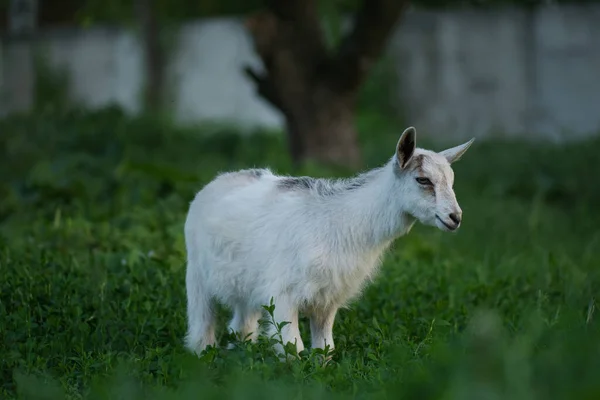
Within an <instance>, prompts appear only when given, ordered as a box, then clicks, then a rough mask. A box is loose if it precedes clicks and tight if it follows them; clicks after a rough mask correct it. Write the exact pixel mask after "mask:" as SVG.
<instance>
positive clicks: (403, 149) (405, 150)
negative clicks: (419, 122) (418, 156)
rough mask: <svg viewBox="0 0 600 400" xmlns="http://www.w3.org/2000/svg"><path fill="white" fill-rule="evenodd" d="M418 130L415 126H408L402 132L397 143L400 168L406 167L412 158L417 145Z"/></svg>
mask: <svg viewBox="0 0 600 400" xmlns="http://www.w3.org/2000/svg"><path fill="white" fill-rule="evenodd" d="M416 136H417V131H416V129H415V128H413V127H412V126H411V127H408V128H406V129H405V130H404V132H402V136H400V140H398V144H397V145H396V159H397V160H398V165H399V166H400V168H405V167H406V165H407V164H408V162H409V161H410V159H411V158H412V156H413V154H414V152H415V147H416Z"/></svg>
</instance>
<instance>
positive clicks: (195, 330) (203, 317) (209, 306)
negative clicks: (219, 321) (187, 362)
mask: <svg viewBox="0 0 600 400" xmlns="http://www.w3.org/2000/svg"><path fill="white" fill-rule="evenodd" d="M186 291H187V314H188V315H187V317H188V331H187V334H186V336H185V347H186V348H187V349H188V350H189V351H191V352H193V353H196V354H198V355H199V354H200V353H201V352H202V351H203V350H205V349H206V347H207V346H215V345H216V339H215V324H216V320H215V315H214V310H213V300H212V298H211V296H210V295H209V293H208V292H207V291H206V290H205V289H204V288H203V285H202V279H201V276H200V274H199V273H198V266H197V265H192V264H190V263H188V269H187V273H186Z"/></svg>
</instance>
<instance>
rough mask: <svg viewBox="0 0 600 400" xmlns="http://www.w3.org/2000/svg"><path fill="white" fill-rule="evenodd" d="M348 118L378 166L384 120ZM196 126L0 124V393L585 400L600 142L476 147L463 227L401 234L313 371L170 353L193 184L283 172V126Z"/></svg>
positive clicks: (231, 354) (180, 311) (343, 315)
mask: <svg viewBox="0 0 600 400" xmlns="http://www.w3.org/2000/svg"><path fill="white" fill-rule="evenodd" d="M361 129H362V131H363V132H365V133H364V134H363V137H362V139H363V143H364V148H365V154H366V159H367V162H368V164H369V166H370V167H373V166H376V165H378V164H381V163H383V162H385V161H386V160H387V159H388V157H389V156H391V154H392V153H391V152H392V151H393V145H394V144H395V142H396V140H397V137H398V134H399V133H400V132H399V131H394V130H393V129H388V128H386V126H385V125H381V126H379V125H377V124H376V122H374V121H372V120H371V121H369V120H368V119H366V118H364V119H362V120H361ZM207 130H209V129H208V128H205V129H203V131H204V132H203V134H199V133H198V132H197V131H195V130H192V129H187V130H184V129H176V128H173V127H172V126H170V125H169V124H167V123H164V122H162V121H160V120H156V119H151V118H138V119H129V118H126V117H124V116H122V115H121V114H120V113H119V112H117V111H115V110H104V111H102V112H97V113H83V112H72V113H68V114H65V115H54V116H44V115H43V114H42V115H38V116H27V117H15V118H11V119H9V120H4V121H1V122H0V151H1V155H2V157H1V161H0V172H1V176H2V180H1V182H0V397H3V398H15V397H18V398H28V399H42V398H45V399H55V398H56V399H58V398H64V397H65V396H66V397H69V398H81V397H84V398H92V399H100V398H106V399H117V398H123V399H138V398H139V399H142V398H143V399H158V398H160V399H163V398H174V399H175V398H177V399H191V398H203V399H210V398H215V399H216V398H256V399H259V398H260V399H263V398H289V399H291V398H294V399H297V398H327V399H329V398H346V397H355V398H406V399H514V400H518V399H597V398H600V381H599V380H598V378H599V371H600V344H599V343H600V342H599V339H600V335H599V333H600V329H599V328H600V325H599V323H598V318H597V316H596V315H595V301H596V300H595V299H597V298H598V296H599V294H600V293H599V291H600V272H599V271H600V269H599V268H598V261H597V260H598V254H600V251H599V250H600V231H599V230H598V229H597V227H598V225H599V223H600V211H599V208H598V202H599V201H600V183H599V181H598V179H597V177H598V175H599V172H600V162H599V161H598V158H597V155H598V154H599V153H600V141H598V140H595V141H590V142H585V143H579V144H572V145H569V146H560V147H551V146H541V147H537V148H536V147H534V146H532V145H525V144H522V143H517V142H502V143H484V142H476V143H475V144H474V145H473V147H472V148H471V149H470V150H469V152H468V153H467V154H466V155H465V157H464V158H463V159H462V160H461V161H460V162H459V163H457V164H456V165H455V172H456V192H457V196H458V199H459V202H460V204H461V206H462V208H463V211H464V224H463V226H462V228H461V230H460V231H459V232H458V233H457V234H447V233H443V232H441V231H439V230H436V229H434V228H429V227H423V226H417V227H416V228H415V229H414V230H413V231H412V232H411V233H410V234H409V235H408V236H406V237H404V238H401V239H400V240H398V241H397V242H396V243H395V245H394V247H393V249H392V251H391V252H390V253H389V254H388V255H387V257H386V259H385V263H384V265H383V268H382V270H381V273H380V274H379V276H378V278H377V279H376V281H375V282H374V283H373V284H372V285H370V286H369V287H368V288H367V289H366V291H365V292H364V295H363V296H362V297H361V299H360V300H359V301H357V302H355V303H354V304H353V306H352V308H351V309H349V310H343V311H340V313H339V314H338V317H337V319H336V325H335V327H334V335H335V339H336V354H335V355H334V358H333V360H332V361H331V362H330V364H328V365H326V366H324V365H323V364H322V363H321V359H320V357H319V356H318V354H305V355H303V357H302V359H300V360H297V361H295V362H289V363H282V362H278V361H276V360H275V356H274V354H273V353H272V351H271V350H270V348H269V347H268V343H266V342H263V341H261V342H260V343H258V344H256V345H250V344H247V343H246V344H242V343H239V347H238V348H237V349H235V350H231V351H227V350H223V349H212V350H209V351H208V352H207V353H206V354H205V355H203V356H202V357H201V358H200V359H198V358H196V357H193V356H191V355H189V354H187V353H186V352H185V351H184V349H183V346H182V337H183V335H184V333H185V289H184V273H185V264H184V260H185V253H184V246H183V232H182V231H183V229H182V228H183V221H184V219H185V214H186V211H187V206H188V204H189V202H190V201H191V199H192V197H193V194H194V192H195V191H197V190H199V189H200V188H201V186H202V185H203V184H204V183H206V182H207V181H209V180H210V179H211V178H212V177H213V176H214V174H215V173H216V172H217V171H219V170H225V169H235V168H242V167H248V166H270V167H272V168H273V169H275V170H276V171H278V172H281V173H289V172H292V167H291V164H290V161H289V159H288V157H287V155H286V152H285V143H284V142H283V139H282V138H281V136H278V135H270V134H257V135H255V136H253V137H248V138H244V137H239V136H237V135H236V134H235V132H230V131H228V130H227V129H225V128H220V129H216V128H213V130H214V131H215V132H214V133H215V134H214V135H208V134H207V133H206V131H207ZM374 131H377V132H379V133H378V134H377V135H371V136H369V135H368V134H366V132H374ZM419 144H422V143H419ZM390 146H392V147H390ZM294 173H297V174H311V175H321V176H323V175H325V176H326V175H331V174H343V173H344V172H342V171H333V170H331V169H324V168H319V167H317V166H308V167H305V168H304V169H302V170H301V171H294ZM228 316H229V313H228V312H227V310H222V312H221V313H220V318H221V321H222V322H225V321H226V319H227V318H228ZM301 322H302V332H303V337H304V338H305V342H308V341H309V337H308V336H307V333H308V326H307V321H306V320H305V319H302V321H301ZM221 333H223V330H221ZM224 339H225V337H223V340H224Z"/></svg>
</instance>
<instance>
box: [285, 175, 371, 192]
mask: <svg viewBox="0 0 600 400" xmlns="http://www.w3.org/2000/svg"><path fill="white" fill-rule="evenodd" d="M376 171H377V170H371V171H369V172H367V173H365V174H361V175H358V176H355V177H353V178H349V179H324V178H312V177H310V176H299V177H285V178H282V179H281V180H280V181H279V182H277V188H278V189H279V190H295V191H306V192H313V193H315V194H316V195H318V196H321V197H327V196H333V195H337V194H342V193H347V192H351V191H353V190H356V189H358V188H360V187H362V186H363V185H364V184H365V183H367V182H368V181H369V180H370V179H372V177H373V175H374V173H375V172H376Z"/></svg>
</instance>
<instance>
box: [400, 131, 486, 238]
mask: <svg viewBox="0 0 600 400" xmlns="http://www.w3.org/2000/svg"><path fill="white" fill-rule="evenodd" d="M415 138H416V130H415V128H413V127H409V128H407V129H406V130H405V131H404V132H403V133H402V136H401V137H400V140H399V141H398V145H397V146H396V156H395V160H394V161H395V164H394V169H395V172H396V177H397V179H399V180H400V183H401V187H402V194H401V195H402V196H403V203H404V204H405V207H406V208H405V212H406V213H408V214H410V215H412V216H413V217H414V218H416V219H417V220H419V221H420V222H421V223H423V224H426V225H432V226H437V227H438V228H439V229H441V230H443V231H455V230H457V229H458V227H459V226H460V222H461V219H462V210H461V208H460V206H459V205H458V202H457V200H456V195H455V194H454V190H453V188H452V187H453V185H454V171H452V168H451V166H450V165H451V164H452V163H453V162H455V161H458V160H459V159H460V158H461V157H462V155H463V154H465V152H466V151H467V149H468V148H469V147H470V146H471V144H472V143H473V140H474V139H471V140H469V141H468V142H466V143H464V144H461V145H460V146H456V147H452V148H450V149H447V150H444V151H441V152H439V153H436V152H433V151H430V150H425V149H419V148H416V140H415Z"/></svg>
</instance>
